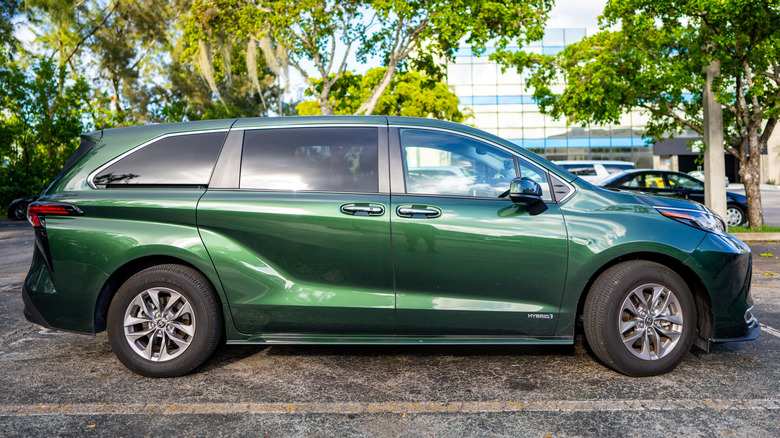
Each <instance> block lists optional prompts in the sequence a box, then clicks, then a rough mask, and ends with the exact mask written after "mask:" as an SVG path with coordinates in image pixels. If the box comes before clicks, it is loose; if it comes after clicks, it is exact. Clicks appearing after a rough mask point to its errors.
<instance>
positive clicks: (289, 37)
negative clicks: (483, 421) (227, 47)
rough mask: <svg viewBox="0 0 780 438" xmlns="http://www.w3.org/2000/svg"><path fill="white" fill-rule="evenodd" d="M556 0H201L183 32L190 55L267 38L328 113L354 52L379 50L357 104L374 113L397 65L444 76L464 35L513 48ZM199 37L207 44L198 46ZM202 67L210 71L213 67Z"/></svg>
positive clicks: (361, 55) (478, 44) (537, 28)
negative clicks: (223, 41) (227, 41)
mask: <svg viewBox="0 0 780 438" xmlns="http://www.w3.org/2000/svg"><path fill="white" fill-rule="evenodd" d="M551 5H552V2H551V1H550V0H509V1H506V0H504V1H481V0H455V1H446V2H445V1H428V0H425V1H423V0H412V1H405V0H364V1H357V0H350V1H338V2H333V1H323V0H301V1H296V2H290V1H287V0H273V1H263V2H260V1H257V0H214V1H208V0H196V2H195V5H194V7H193V11H194V13H193V16H192V20H191V21H190V24H188V26H187V28H186V31H185V35H186V36H187V38H188V40H189V41H190V42H191V43H190V46H189V49H188V52H187V53H186V57H187V59H191V60H196V59H197V58H198V57H199V56H200V57H203V53H204V52H208V46H209V44H212V45H213V42H214V41H217V40H218V39H219V38H225V37H224V35H229V36H230V38H231V39H235V40H238V41H243V42H245V43H246V44H253V42H256V41H257V42H262V41H267V44H266V46H265V47H263V50H264V54H265V55H266V58H267V59H269V60H271V59H276V60H278V61H279V63H280V64H283V65H284V64H286V63H289V65H290V66H292V67H293V68H295V69H296V70H298V72H299V73H300V74H301V75H302V76H303V77H304V79H305V80H306V81H307V86H308V90H309V92H310V93H311V96H313V97H314V98H315V99H316V101H317V104H318V105H319V106H320V113H322V114H331V113H333V112H334V111H335V109H334V108H333V107H332V106H331V103H330V102H331V99H330V93H331V91H332V90H333V88H334V87H335V83H336V82H337V81H339V80H340V78H341V76H342V75H344V74H345V72H347V71H348V68H347V67H348V66H347V58H348V55H349V54H350V52H351V51H353V50H354V51H355V54H356V56H357V59H358V61H360V62H365V61H366V59H367V58H368V57H369V56H372V57H378V58H380V59H382V60H383V62H384V64H385V67H386V70H385V72H384V73H385V75H384V76H383V77H382V79H381V80H379V81H377V82H376V84H375V86H374V88H372V89H371V90H370V93H368V94H366V97H365V100H364V101H363V102H362V103H361V105H360V106H359V107H358V108H357V109H356V112H357V113H364V114H371V113H372V112H373V111H374V109H375V106H376V104H377V102H378V99H379V97H380V96H381V95H382V94H383V92H384V90H385V88H386V87H387V86H389V85H390V83H391V79H392V76H393V75H394V74H395V72H396V68H398V67H399V66H403V65H404V64H408V65H410V66H412V67H413V68H414V69H415V70H418V71H424V72H426V73H427V74H428V76H429V77H433V78H440V77H441V74H442V71H441V66H442V63H441V58H442V57H443V58H449V57H452V56H453V55H454V52H455V50H457V48H458V47H459V45H460V42H461V41H463V40H465V41H466V42H467V43H468V44H471V45H472V47H473V49H474V50H475V51H476V52H477V53H480V52H483V51H484V49H485V45H486V44H487V43H488V42H489V41H491V42H492V44H495V45H497V46H498V47H507V46H509V45H511V44H520V43H522V42H523V41H529V40H535V39H540V38H541V36H542V34H543V27H544V23H545V22H546V20H547V14H548V12H549V10H550V7H551ZM196 41H197V42H199V43H200V42H205V43H207V44H206V45H205V46H204V45H200V44H199V45H198V46H197V47H196V45H195V44H194V42H196ZM412 54H414V55H413V56H412ZM280 55H283V56H280ZM410 57H411V58H410ZM215 58H216V56H215ZM202 64H203V62H201V67H203V65H202ZM312 64H313V65H314V68H309V67H308V66H309V65H312ZM215 65H216V63H215ZM201 70H202V71H204V75H206V76H208V71H207V70H208V69H203V68H201ZM402 70H403V69H402ZM214 76H215V77H216V78H217V79H218V74H216V73H215V75H214ZM207 79H208V78H207ZM315 84H318V85H316V86H315ZM308 105H310V104H307V105H306V106H308Z"/></svg>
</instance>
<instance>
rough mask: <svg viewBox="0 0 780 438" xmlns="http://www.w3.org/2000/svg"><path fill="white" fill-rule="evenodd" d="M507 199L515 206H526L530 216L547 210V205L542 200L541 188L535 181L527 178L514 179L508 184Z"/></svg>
mask: <svg viewBox="0 0 780 438" xmlns="http://www.w3.org/2000/svg"><path fill="white" fill-rule="evenodd" d="M509 198H510V199H511V200H512V202H514V203H515V204H525V205H527V206H528V213H530V214H531V216H535V215H537V214H540V213H543V212H545V211H546V210H547V204H545V202H544V200H542V186H540V185H539V183H537V182H536V181H534V180H532V179H530V178H527V177H521V178H515V179H513V180H512V182H511V183H510V184H509Z"/></svg>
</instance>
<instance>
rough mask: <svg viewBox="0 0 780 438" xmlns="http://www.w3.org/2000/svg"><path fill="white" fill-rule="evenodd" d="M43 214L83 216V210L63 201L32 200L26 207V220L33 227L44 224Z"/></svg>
mask: <svg viewBox="0 0 780 438" xmlns="http://www.w3.org/2000/svg"><path fill="white" fill-rule="evenodd" d="M43 216H84V212H83V211H81V209H80V208H78V207H76V206H75V205H73V204H66V203H64V202H34V203H32V204H30V205H29V206H28V207H27V220H28V221H30V223H31V224H32V226H33V227H43V226H44V224H45V222H44V221H43Z"/></svg>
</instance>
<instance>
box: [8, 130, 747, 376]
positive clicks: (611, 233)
mask: <svg viewBox="0 0 780 438" xmlns="http://www.w3.org/2000/svg"><path fill="white" fill-rule="evenodd" d="M81 139H82V141H81V146H80V147H79V148H78V149H77V150H76V152H75V154H74V155H73V157H72V158H71V159H70V160H69V161H68V163H67V164H66V165H65V167H64V169H63V170H62V172H61V173H60V175H59V176H58V177H57V178H56V179H55V181H54V182H53V183H52V184H51V186H50V187H49V188H48V189H47V190H46V191H45V192H44V193H43V195H42V196H41V198H40V199H39V200H38V201H37V202H35V203H33V204H31V205H30V207H29V209H28V213H27V214H28V220H29V221H30V222H31V223H32V225H33V226H34V229H35V251H34V256H33V260H32V266H31V268H30V272H29V274H28V275H27V278H26V280H25V282H24V287H23V297H24V303H25V311H24V313H25V316H26V317H27V319H29V320H30V321H32V322H34V323H37V324H40V325H43V326H45V327H51V328H56V329H61V330H68V331H74V332H80V333H93V334H94V333H97V332H101V331H103V330H107V331H108V337H109V340H110V343H111V346H112V348H113V350H114V352H115V353H116V355H117V357H118V358H119V360H120V361H122V362H123V363H124V364H125V365H126V366H127V367H128V368H130V369H131V370H133V371H135V372H137V373H139V374H142V375H145V376H152V377H171V376H179V375H182V374H185V373H187V372H190V371H191V370H193V369H195V368H196V367H198V366H199V365H200V364H202V363H203V362H204V361H205V360H207V359H208V357H209V356H210V355H211V354H212V353H213V351H214V349H215V348H216V347H217V346H218V345H219V344H220V343H222V342H225V341H227V343H229V344H279V343H282V344H337V343H347V344H420V343H423V344H425V343H428V344H571V343H573V341H574V336H575V332H576V331H577V330H578V329H580V328H582V330H584V333H585V336H586V338H587V341H588V343H589V345H590V347H591V348H592V350H593V352H594V353H595V354H596V356H598V358H599V359H600V360H601V361H603V362H604V363H605V364H606V365H608V366H610V367H612V368H613V369H615V370H617V371H619V372H621V373H624V374H627V375H630V376H648V375H655V374H660V373H665V372H668V371H670V370H672V369H673V368H674V367H675V366H676V365H677V364H679V363H680V361H682V360H683V358H684V356H685V355H686V354H687V352H688V351H689V350H690V348H691V346H692V345H693V344H695V345H697V346H699V347H702V348H704V349H707V348H709V345H710V343H713V342H725V341H744V340H751V339H755V338H756V337H757V336H758V335H759V332H760V327H759V324H758V322H757V321H756V319H755V318H754V317H753V315H752V314H751V309H752V306H753V300H752V298H751V295H750V277H751V254H750V249H749V248H748V247H747V246H746V245H745V244H744V243H742V242H741V241H740V240H738V239H736V238H734V237H733V236H731V235H729V234H727V233H726V232H724V225H723V221H722V219H720V218H719V217H718V216H717V215H715V214H714V213H713V212H712V211H710V210H709V209H708V208H706V207H704V206H702V205H700V204H697V203H693V202H688V201H683V200H678V199H665V198H655V197H648V196H641V195H638V194H632V193H621V192H613V191H607V190H603V189H599V188H597V187H594V186H593V185H591V184H590V183H588V182H586V181H583V180H582V179H580V178H577V177H576V176H575V175H573V174H571V173H569V172H567V171H566V170H563V169H561V168H560V167H558V166H556V165H555V164H552V163H551V162H549V161H547V160H545V159H543V158H541V157H539V156H536V155H534V154H532V153H530V152H528V151H526V150H525V149H523V148H521V147H518V146H517V145H515V144H514V143H512V142H509V141H506V140H503V139H501V138H498V137H496V136H494V135H491V134H489V133H486V132H483V131H480V130H477V129H474V128H470V127H468V126H464V125H460V124H455V123H449V122H441V121H435V120H429V119H417V118H402V117H381V116H339V117H290V118H256V119H232V120H213V121H200V122H186V123H174V124H159V125H149V126H139V127H131V128H120V129H108V130H103V131H96V132H91V133H88V134H84V135H82V136H81ZM437 169H438V170H437ZM439 170H440V171H439Z"/></svg>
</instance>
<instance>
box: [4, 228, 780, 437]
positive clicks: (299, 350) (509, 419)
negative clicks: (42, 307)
mask: <svg viewBox="0 0 780 438" xmlns="http://www.w3.org/2000/svg"><path fill="white" fill-rule="evenodd" d="M751 247H752V249H753V254H754V258H753V261H754V271H753V280H752V285H753V288H752V290H753V296H754V298H755V300H756V307H755V315H756V316H757V317H758V318H759V320H761V321H762V322H763V323H764V324H765V325H766V328H765V330H764V332H763V333H762V334H761V336H760V337H759V338H758V339H757V340H755V341H753V342H747V343H726V344H721V345H717V346H714V347H713V348H712V351H711V352H710V353H704V352H702V351H700V350H696V349H694V350H692V351H691V353H690V354H689V355H688V357H687V358H686V360H685V361H684V362H683V363H682V365H681V366H680V367H678V368H677V369H676V370H675V371H673V372H671V373H669V374H666V375H663V376H657V377H649V378H639V379H638V378H629V377H625V376H623V375H620V374H617V373H615V372H613V371H611V370H609V369H607V368H606V367H605V366H603V365H601V364H600V363H599V362H598V361H597V360H596V358H595V356H593V355H592V354H591V353H590V352H589V350H588V349H587V346H586V345H584V343H583V342H582V341H581V340H580V342H578V343H577V345H575V346H573V347H566V346H564V347H560V346H545V347H530V346H484V347H480V346H435V347H432V346H425V347H422V346H420V347H417V346H387V347H377V346H370V347H367V346H316V347H312V346H271V347H265V346H227V347H223V348H222V349H221V350H220V351H218V352H217V353H216V354H215V356H214V357H213V358H212V359H211V360H209V361H208V362H207V363H206V364H205V366H203V367H201V368H200V369H198V370H196V372H194V373H193V374H190V375H188V376H185V377H181V378H177V379H148V378H143V377H140V376H138V375H135V374H133V373H131V372H130V371H128V370H127V369H126V368H124V366H122V365H121V364H120V363H119V361H118V360H116V359H115V357H114V355H113V353H112V351H111V348H110V347H109V344H108V340H107V337H106V335H105V333H101V334H99V335H97V336H94V337H92V336H83V335H77V334H70V333H64V332H53V331H49V330H45V329H42V328H41V327H39V326H36V325H34V324H31V323H29V322H27V321H26V320H25V319H24V317H23V315H22V308H23V305H22V300H21V285H22V281H23V279H24V276H25V274H26V271H27V268H28V266H29V260H30V254H31V251H32V230H31V228H30V227H29V226H28V225H27V224H26V223H18V222H17V223H13V222H8V221H0V315H2V317H1V318H0V370H2V371H0V435H3V436H71V435H118V436H165V435H173V436H187V435H192V436H217V435H239V436H243V435H249V436H293V435H294V436H401V435H403V436H423V437H430V436H434V437H436V436H512V437H516V436H539V437H544V436H553V437H556V436H623V435H631V436H638V435H645V436H656V435H660V434H662V433H664V434H678V435H684V436H751V437H754V436H759V437H761V436H780V332H778V331H775V330H773V329H780V258H778V257H780V243H778V242H760V243H751Z"/></svg>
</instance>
